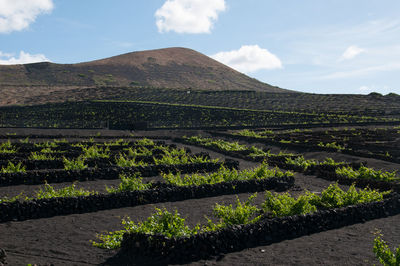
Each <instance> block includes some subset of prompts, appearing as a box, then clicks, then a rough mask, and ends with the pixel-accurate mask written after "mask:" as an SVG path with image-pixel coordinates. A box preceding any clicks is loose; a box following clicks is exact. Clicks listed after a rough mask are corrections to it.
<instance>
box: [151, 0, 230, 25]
mask: <svg viewBox="0 0 400 266" xmlns="http://www.w3.org/2000/svg"><path fill="white" fill-rule="evenodd" d="M225 9H226V5H225V0H167V1H166V2H165V3H164V5H163V6H162V7H161V8H159V9H158V10H157V11H156V13H155V17H156V25H157V28H158V31H159V32H169V31H175V32H177V33H210V32H211V29H212V27H213V23H214V22H215V21H216V20H217V19H218V13H219V12H222V11H224V10H225Z"/></svg>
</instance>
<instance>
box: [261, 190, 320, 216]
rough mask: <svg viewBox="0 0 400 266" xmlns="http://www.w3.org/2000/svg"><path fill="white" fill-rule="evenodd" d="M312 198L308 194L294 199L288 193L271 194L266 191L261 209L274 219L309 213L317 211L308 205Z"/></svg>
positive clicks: (314, 207) (310, 194) (312, 195)
mask: <svg viewBox="0 0 400 266" xmlns="http://www.w3.org/2000/svg"><path fill="white" fill-rule="evenodd" d="M312 197H314V194H312V193H309V192H307V193H306V194H305V195H301V196H299V197H298V198H297V199H295V198H293V197H291V196H290V195H289V193H284V194H277V193H276V194H272V193H271V192H270V191H266V192H265V201H264V203H263V204H262V209H263V211H264V212H266V213H270V214H271V215H272V216H274V217H284V216H290V215H296V214H306V213H311V212H315V211H316V210H317V207H316V206H314V205H313V204H311V203H310V199H311V198H312Z"/></svg>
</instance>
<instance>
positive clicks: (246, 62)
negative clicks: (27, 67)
mask: <svg viewBox="0 0 400 266" xmlns="http://www.w3.org/2000/svg"><path fill="white" fill-rule="evenodd" d="M175 46H179V47H188V48H192V49H194V50H197V51H199V52H201V53H203V54H206V55H208V56H211V57H213V58H215V59H217V60H219V61H221V62H223V63H225V64H228V65H229V66H231V67H233V68H235V69H237V70H239V71H241V72H244V73H246V74H247V75H249V76H251V77H254V78H257V79H259V80H261V81H264V82H267V83H269V84H272V85H276V86H279V87H282V88H287V89H293V90H299V91H304V92H313V93H362V94H365V93H370V92H372V91H376V92H380V93H383V94H386V93H389V92H395V93H400V75H399V74H398V73H399V71H400V1H398V0H351V1H349V0H330V1H321V0H301V1H299V0H282V1H275V0H246V1H244V0H147V1H139V0H114V1H111V0H83V1H82V0H79V1H78V0H0V64H12V63H26V62H33V61H43V60H48V61H51V62H55V63H77V62H84V61H90V60H95V59H100V58H105V57H109V56H113V55H118V54H121V53H127V52H132V51H140V50H148V49H157V48H165V47H175Z"/></svg>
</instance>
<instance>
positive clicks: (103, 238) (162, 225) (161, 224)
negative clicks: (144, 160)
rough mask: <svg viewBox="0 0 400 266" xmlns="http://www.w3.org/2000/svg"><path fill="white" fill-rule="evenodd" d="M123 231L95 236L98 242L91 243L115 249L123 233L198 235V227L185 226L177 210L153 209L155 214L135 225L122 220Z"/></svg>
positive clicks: (176, 235) (129, 221) (167, 235)
mask: <svg viewBox="0 0 400 266" xmlns="http://www.w3.org/2000/svg"><path fill="white" fill-rule="evenodd" d="M122 224H123V227H124V229H122V230H120V231H114V232H108V233H105V234H99V235H97V238H98V240H99V241H100V242H95V241H91V242H92V244H93V245H94V246H96V247H100V248H106V249H115V248H118V247H120V246H121V241H122V237H123V234H124V233H143V234H151V235H155V234H161V235H164V236H166V237H168V238H172V237H185V236H191V235H195V234H198V233H199V232H200V225H196V226H195V227H194V228H192V229H190V228H189V227H188V226H187V225H186V224H185V218H182V217H181V216H180V214H179V213H178V211H177V210H175V212H174V213H171V212H169V211H167V210H166V209H158V208H156V209H155V213H154V214H153V215H151V216H150V217H148V218H147V220H145V221H143V222H138V223H135V222H133V221H131V220H130V218H129V217H128V218H126V219H123V221H122Z"/></svg>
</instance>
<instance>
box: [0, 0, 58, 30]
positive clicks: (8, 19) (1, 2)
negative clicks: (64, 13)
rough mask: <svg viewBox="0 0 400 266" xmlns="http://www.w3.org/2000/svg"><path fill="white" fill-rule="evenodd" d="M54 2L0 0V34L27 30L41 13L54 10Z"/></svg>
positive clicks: (45, 0)
mask: <svg viewBox="0 0 400 266" xmlns="http://www.w3.org/2000/svg"><path fill="white" fill-rule="evenodd" d="M53 6H54V5H53V1H52V0H0V33H9V32H12V31H20V30H23V29H25V28H27V27H28V26H29V25H30V24H31V23H33V22H34V21H35V20H36V17H37V16H38V15H40V14H41V13H48V12H50V11H51V10H52V9H53Z"/></svg>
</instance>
